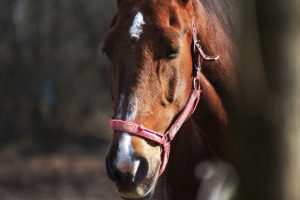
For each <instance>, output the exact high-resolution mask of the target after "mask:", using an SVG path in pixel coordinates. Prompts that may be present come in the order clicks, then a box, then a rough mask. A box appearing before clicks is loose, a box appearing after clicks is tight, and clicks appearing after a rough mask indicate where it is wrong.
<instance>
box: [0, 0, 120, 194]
mask: <svg viewBox="0 0 300 200" xmlns="http://www.w3.org/2000/svg"><path fill="white" fill-rule="evenodd" d="M115 9H116V8H115V2H114V1H107V0H89V1H86V0H52V1H48V0H1V2H0V199H1V200H4V199H5V200H6V199H7V200H8V199H114V190H113V187H112V186H111V185H110V182H109V181H108V179H107V178H106V175H105V172H104V168H103V167H104V165H103V163H102V162H103V157H104V154H105V151H106V147H107V145H108V140H109V137H110V136H109V134H110V132H109V131H108V126H107V119H108V117H109V116H110V112H111V102H110V91H109V80H108V77H109V76H108V74H109V71H108V65H107V60H106V59H104V57H103V56H102V54H101V51H100V43H101V39H102V38H103V35H104V33H105V31H106V30H107V27H108V24H109V22H110V19H111V17H112V15H113V14H114V12H115ZM106 196H107V197H106Z"/></svg>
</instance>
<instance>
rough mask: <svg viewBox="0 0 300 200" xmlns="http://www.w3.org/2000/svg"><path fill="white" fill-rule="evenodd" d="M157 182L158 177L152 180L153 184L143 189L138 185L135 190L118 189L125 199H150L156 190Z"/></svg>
mask: <svg viewBox="0 0 300 200" xmlns="http://www.w3.org/2000/svg"><path fill="white" fill-rule="evenodd" d="M156 183H157V177H156V178H155V180H154V181H153V182H152V184H151V185H150V186H149V187H148V188H146V189H144V190H142V189H141V188H140V187H136V188H135V189H134V191H133V192H124V191H121V190H120V189H118V192H119V195H120V197H121V198H122V199H125V200H147V199H150V198H151V197H152V195H153V193H154V191H155V186H156Z"/></svg>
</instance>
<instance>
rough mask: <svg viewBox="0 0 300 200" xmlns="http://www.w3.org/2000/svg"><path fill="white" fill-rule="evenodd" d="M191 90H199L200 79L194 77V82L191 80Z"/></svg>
mask: <svg viewBox="0 0 300 200" xmlns="http://www.w3.org/2000/svg"><path fill="white" fill-rule="evenodd" d="M193 88H194V89H195V90H200V79H199V78H197V77H194V80H193Z"/></svg>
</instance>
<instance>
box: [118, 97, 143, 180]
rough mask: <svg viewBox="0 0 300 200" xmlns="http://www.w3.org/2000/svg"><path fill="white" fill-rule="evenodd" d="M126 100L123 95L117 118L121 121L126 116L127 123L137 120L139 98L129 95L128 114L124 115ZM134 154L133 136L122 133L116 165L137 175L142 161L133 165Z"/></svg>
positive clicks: (123, 170) (119, 103)
mask: <svg viewBox="0 0 300 200" xmlns="http://www.w3.org/2000/svg"><path fill="white" fill-rule="evenodd" d="M124 100H125V96H124V95H123V94H121V95H120V99H119V102H118V107H117V108H118V109H117V114H116V118H117V119H121V118H122V116H124V115H125V120H126V121H132V120H134V119H135V117H136V115H137V112H138V109H137V106H138V98H137V97H133V96H132V95H129V97H128V101H127V103H128V105H127V110H126V113H124V112H125V110H124V109H123V107H124V103H125V101H124ZM132 152H133V147H132V143H131V135H129V134H128V133H122V136H121V138H120V141H119V149H118V153H117V160H116V165H117V167H118V168H119V169H120V170H121V171H122V172H130V173H131V174H132V175H135V173H136V172H137V170H138V167H139V165H140V161H134V163H132V160H131V157H132V155H131V154H132ZM133 178H134V177H133Z"/></svg>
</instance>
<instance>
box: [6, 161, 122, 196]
mask: <svg viewBox="0 0 300 200" xmlns="http://www.w3.org/2000/svg"><path fill="white" fill-rule="evenodd" d="M69 199H70V200H119V198H118V196H117V195H116V192H115V190H114V185H113V184H112V183H111V181H110V180H109V179H108V178H107V176H106V174H105V164H104V162H103V157H101V156H91V155H90V156H86V155H76V156H74V155H73V156H70V155H52V156H34V157H22V158H17V159H16V158H15V157H14V158H9V157H5V158H0V200H69Z"/></svg>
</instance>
